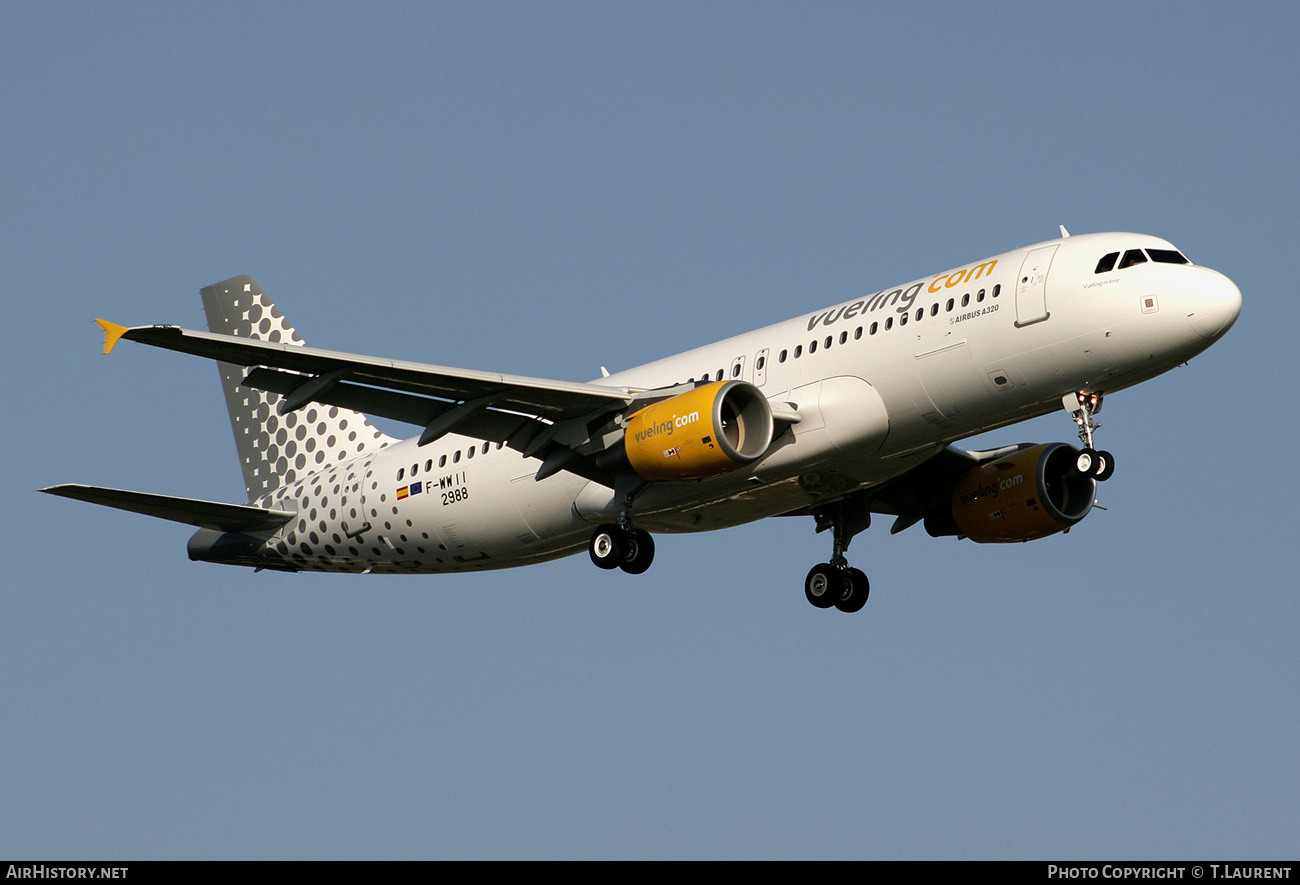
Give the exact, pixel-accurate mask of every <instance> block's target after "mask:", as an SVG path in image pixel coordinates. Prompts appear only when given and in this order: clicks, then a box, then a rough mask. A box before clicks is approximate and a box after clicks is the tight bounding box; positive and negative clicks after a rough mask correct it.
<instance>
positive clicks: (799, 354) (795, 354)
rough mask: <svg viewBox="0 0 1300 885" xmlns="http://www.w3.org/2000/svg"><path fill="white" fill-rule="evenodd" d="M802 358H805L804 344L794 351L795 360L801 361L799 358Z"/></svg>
mask: <svg viewBox="0 0 1300 885" xmlns="http://www.w3.org/2000/svg"><path fill="white" fill-rule="evenodd" d="M801 356H803V345H802V344H800V345H797V346H796V347H795V349H794V358H795V359H799V357H801Z"/></svg>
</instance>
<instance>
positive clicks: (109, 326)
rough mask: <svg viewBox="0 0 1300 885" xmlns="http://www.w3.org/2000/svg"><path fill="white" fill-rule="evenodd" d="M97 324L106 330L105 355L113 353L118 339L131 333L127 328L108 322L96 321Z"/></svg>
mask: <svg viewBox="0 0 1300 885" xmlns="http://www.w3.org/2000/svg"><path fill="white" fill-rule="evenodd" d="M95 323H96V325H98V326H99V328H101V329H103V330H104V353H106V354H107V353H109V352H111V351H112V350H113V345H114V344H116V343H117V341H118V339H119V338H121V337H122V336H123V335H125V334H126V333H127V332H128V331H129V330H128V329H127V327H126V326H119V325H118V324H117V323H110V322H109V321H108V320H95Z"/></svg>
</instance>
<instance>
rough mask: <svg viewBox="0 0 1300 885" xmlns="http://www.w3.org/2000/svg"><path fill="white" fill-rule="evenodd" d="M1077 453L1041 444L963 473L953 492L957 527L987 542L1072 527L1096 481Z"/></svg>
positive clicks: (1030, 538) (1094, 490)
mask: <svg viewBox="0 0 1300 885" xmlns="http://www.w3.org/2000/svg"><path fill="white" fill-rule="evenodd" d="M1078 451H1079V450H1078V449H1076V448H1074V447H1073V446H1070V445H1066V444H1065V443H1044V444H1043V445H1038V446H1033V447H1032V448H1028V449H1024V450H1022V451H1019V452H1016V453H1015V454H1013V455H1009V456H1007V457H1005V458H999V459H998V460H996V461H992V462H990V463H988V464H981V465H980V466H979V467H976V468H975V469H974V470H972V471H970V472H969V473H967V474H965V475H964V476H962V477H961V479H959V480H958V481H957V485H956V486H955V487H954V488H953V491H952V518H953V521H954V522H955V523H956V525H957V529H958V530H959V531H960V532H961V534H963V535H965V536H966V537H968V538H970V539H971V540H972V541H976V542H979V543H981V544H989V543H1007V542H1011V541H1033V540H1036V539H1038V538H1045V537H1047V536H1048V535H1054V534H1056V533H1057V532H1061V531H1065V530H1066V529H1068V528H1070V526H1072V525H1074V524H1075V523H1077V522H1078V521H1079V520H1081V519H1083V518H1084V517H1085V516H1087V515H1088V512H1089V511H1090V510H1092V505H1093V502H1094V501H1095V500H1096V498H1097V483H1096V481H1095V480H1093V479H1091V478H1090V477H1086V476H1080V475H1079V472H1078V471H1077V470H1076V469H1075V466H1074V460H1075V455H1076V454H1077V453H1078Z"/></svg>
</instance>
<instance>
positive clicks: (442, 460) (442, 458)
mask: <svg viewBox="0 0 1300 885" xmlns="http://www.w3.org/2000/svg"><path fill="white" fill-rule="evenodd" d="M438 466H439V467H446V466H447V456H446V455H439V456H438Z"/></svg>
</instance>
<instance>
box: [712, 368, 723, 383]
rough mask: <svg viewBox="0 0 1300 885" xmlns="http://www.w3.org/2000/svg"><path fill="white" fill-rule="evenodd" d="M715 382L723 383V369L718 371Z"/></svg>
mask: <svg viewBox="0 0 1300 885" xmlns="http://www.w3.org/2000/svg"><path fill="white" fill-rule="evenodd" d="M713 380H715V381H721V380H722V370H721V369H718V374H717V377H716V378H715V379H713Z"/></svg>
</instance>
